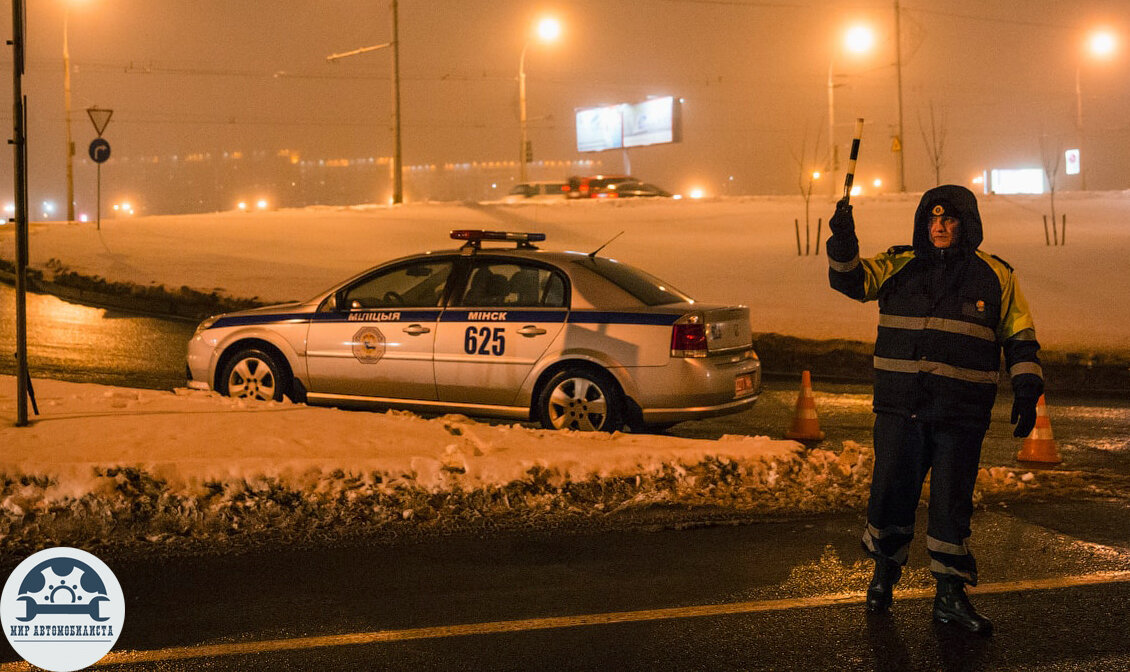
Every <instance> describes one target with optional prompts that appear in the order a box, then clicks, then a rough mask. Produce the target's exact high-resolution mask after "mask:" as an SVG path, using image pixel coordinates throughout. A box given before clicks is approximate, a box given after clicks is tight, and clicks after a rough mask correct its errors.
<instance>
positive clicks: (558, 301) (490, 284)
mask: <svg viewBox="0 0 1130 672" xmlns="http://www.w3.org/2000/svg"><path fill="white" fill-rule="evenodd" d="M458 304H459V305H460V306H468V307H470V306H474V307H508V308H540V307H545V308H562V307H564V306H565V279H564V278H563V277H562V275H561V274H560V273H559V272H556V271H553V270H551V269H548V268H545V267H542V266H534V265H529V264H517V263H512V262H482V263H479V264H476V266H475V268H474V269H473V270H472V271H471V277H470V280H469V281H468V282H467V287H466V289H464V291H463V296H461V297H460V299H459V302H458Z"/></svg>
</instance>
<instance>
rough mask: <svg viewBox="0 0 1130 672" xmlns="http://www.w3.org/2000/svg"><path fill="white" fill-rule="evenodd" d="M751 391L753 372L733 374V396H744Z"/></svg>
mask: <svg viewBox="0 0 1130 672" xmlns="http://www.w3.org/2000/svg"><path fill="white" fill-rule="evenodd" d="M752 392H753V374H750V373H742V374H739V375H737V376H734V396H735V397H744V396H745V395H747V394H751V393H752Z"/></svg>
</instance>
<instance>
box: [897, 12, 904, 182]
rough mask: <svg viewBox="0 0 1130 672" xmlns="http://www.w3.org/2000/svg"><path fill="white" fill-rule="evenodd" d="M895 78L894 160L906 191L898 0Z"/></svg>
mask: <svg viewBox="0 0 1130 672" xmlns="http://www.w3.org/2000/svg"><path fill="white" fill-rule="evenodd" d="M895 79H896V80H897V84H898V124H899V125H898V130H897V131H896V133H897V135H896V136H895V140H896V144H897V147H896V150H895V161H896V162H897V164H898V176H899V184H898V187H899V193H906V165H905V164H904V161H903V150H904V148H905V147H906V143H904V142H903V137H902V10H901V9H900V8H899V0H895Z"/></svg>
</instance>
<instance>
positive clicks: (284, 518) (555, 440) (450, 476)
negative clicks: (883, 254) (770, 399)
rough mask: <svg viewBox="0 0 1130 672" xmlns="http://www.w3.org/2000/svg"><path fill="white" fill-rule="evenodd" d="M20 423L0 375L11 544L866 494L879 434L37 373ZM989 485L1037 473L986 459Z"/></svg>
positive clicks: (5, 528) (215, 535) (851, 503)
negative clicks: (798, 438) (33, 403)
mask: <svg viewBox="0 0 1130 672" xmlns="http://www.w3.org/2000/svg"><path fill="white" fill-rule="evenodd" d="M35 387H36V392H37V397H38V402H39V406H40V410H41V412H42V415H40V416H39V417H38V418H36V419H35V422H34V424H33V425H32V426H30V427H27V428H17V427H15V426H14V424H13V420H14V418H15V401H14V400H15V394H14V392H15V381H14V380H13V378H11V377H3V376H0V418H2V420H0V422H2V423H3V424H2V425H0V445H3V446H4V447H5V448H4V450H3V451H2V452H0V548H11V547H23V546H34V545H37V544H43V543H46V542H47V541H51V542H52V543H56V544H70V545H77V546H89V545H91V544H104V543H111V544H117V543H136V542H171V543H175V542H177V541H180V540H188V539H191V540H194V541H200V540H229V539H231V538H232V537H236V536H242V537H248V536H254V535H271V534H279V535H285V536H286V538H289V539H291V540H294V541H297V540H298V539H301V538H304V537H307V536H314V535H317V534H321V533H331V534H332V533H359V532H365V531H367V530H382V529H396V528H397V527H398V526H400V527H403V526H404V525H411V526H413V527H416V528H419V527H435V528H438V529H448V528H449V527H450V526H451V525H459V524H464V523H470V524H475V523H477V522H478V523H481V522H483V521H490V522H491V523H492V524H498V523H502V524H505V523H513V524H544V523H546V522H547V521H555V522H560V521H561V520H571V521H578V520H585V519H590V520H591V519H594V518H595V519H599V518H614V517H616V516H617V515H618V514H628V515H630V514H631V513H632V512H633V511H639V510H642V509H645V508H647V507H653V506H661V507H666V508H667V509H670V510H678V509H688V508H690V507H694V506H708V507H719V508H721V509H723V510H726V511H730V512H737V513H743V512H744V513H766V512H777V513H780V512H810V511H826V510H841V509H847V508H855V507H860V506H861V505H862V504H863V502H864V501H865V499H866V493H867V487H868V483H869V481H870V470H871V462H872V459H873V454H872V452H871V450H870V448H869V447H867V446H860V445H857V444H855V443H852V442H847V443H846V444H845V445H843V446H823V447H821V448H816V449H806V448H804V447H803V446H801V445H800V444H798V443H796V442H793V441H779V440H772V439H769V438H766V437H749V436H726V437H723V438H722V439H720V440H717V441H708V440H697V439H682V438H676V437H670V436H653V435H633V434H621V433H616V434H611V435H609V434H596V433H573V432H551V431H545V430H535V429H529V428H526V427H522V426H519V425H489V424H485V423H479V422H475V421H473V420H470V419H468V418H466V417H463V416H456V415H449V416H443V417H440V418H435V419H423V418H420V417H417V416H415V415H412V414H410V413H403V412H389V413H358V412H352V411H345V410H338V409H330V408H315V407H308V406H303V405H295V404H290V403H274V402H247V401H243V400H235V399H229V398H226V397H219V396H217V395H215V394H212V393H204V392H196V391H188V390H185V389H181V390H177V391H176V392H175V393H174V392H161V391H154V390H135V389H127V388H111V387H105V386H100V385H92V384H80V383H68V382H62V381H54V380H38V381H36V382H35ZM978 485H979V488H980V492H981V493H1015V492H1017V491H1022V490H1025V489H1027V488H1031V487H1036V486H1037V485H1038V482H1037V479H1036V477H1034V476H1033V475H1032V474H1030V473H1024V472H1022V471H1021V472H1015V471H1013V470H1009V469H1005V468H1001V467H996V468H993V469H991V470H983V473H982V475H981V478H980V479H979V483H978Z"/></svg>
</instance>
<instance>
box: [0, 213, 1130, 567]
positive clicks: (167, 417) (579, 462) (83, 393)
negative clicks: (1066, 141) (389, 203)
mask: <svg viewBox="0 0 1130 672" xmlns="http://www.w3.org/2000/svg"><path fill="white" fill-rule="evenodd" d="M1046 200H1047V199H1046V198H1038V197H1022V198H1021V197H1013V198H1004V197H991V198H984V199H982V213H983V218H984V219H985V222H986V225H985V230H986V236H985V243H984V245H983V248H984V249H986V250H989V251H992V252H995V253H997V254H999V255H1000V256H1002V257H1003V258H1005V259H1006V260H1008V261H1009V262H1011V263H1012V264H1013V265H1014V267H1016V268H1017V270H1018V273H1019V274H1020V277H1021V283H1022V287H1023V288H1024V291H1025V292H1026V294H1027V295H1028V298H1029V300H1030V302H1031V303H1032V306H1033V310H1034V312H1035V315H1036V324H1037V331H1038V334H1039V336H1040V340H1041V341H1042V342H1043V343H1044V345H1045V347H1048V348H1051V349H1055V350H1059V351H1080V352H1126V351H1130V307H1128V305H1130V302H1128V301H1127V298H1128V295H1130V282H1128V280H1130V277H1128V274H1130V270H1128V269H1130V265H1128V264H1127V263H1126V258H1127V254H1128V252H1130V227H1127V226H1126V224H1125V222H1126V221H1127V220H1128V219H1130V217H1128V216H1127V215H1130V193H1105V194H1064V195H1061V196H1060V197H1059V198H1058V208H1059V211H1060V212H1066V213H1067V214H1068V232H1067V233H1068V237H1067V244H1066V245H1064V246H1057V247H1049V246H1046V245H1045V243H1044V231H1043V225H1042V223H1041V220H1040V214H1041V212H1042V211H1043V210H1044V209H1045V205H1046ZM916 203H917V196H916V195H906V196H891V197H880V198H873V199H859V200H858V201H857V203H856V221H857V223H858V227H859V233H860V238H861V246H862V249H863V252H864V254H868V253H877V252H879V251H881V250H882V249H885V248H886V247H888V246H890V245H893V244H902V243H907V242H909V239H910V230H911V225H910V222H911V217H912V214H913V210H914V207H915V205H916ZM830 211H831V206H830V205H828V204H826V203H825V204H823V205H820V204H817V205H816V206H815V208H814V213H813V219H812V227H813V231H812V235H813V240H815V218H816V215H817V214H821V215H823V216H825V217H826V216H827V214H828V213H829V212H830ZM797 217H803V203H802V202H801V201H800V199H799V198H783V197H778V198H772V197H762V198H752V197H751V198H740V199H723V200H714V201H702V202H692V201H642V200H641V201H622V202H569V203H559V204H548V205H547V204H538V205H534V204H519V205H501V204H451V203H447V204H443V203H424V204H414V205H406V206H400V207H394V208H386V207H375V206H372V207H356V208H309V209H304V210H294V211H281V212H269V213H261V214H243V213H219V214H214V215H195V216H180V217H153V218H141V219H124V220H107V221H105V222H103V230H102V231H101V232H100V233H99V232H97V231H95V230H94V227H93V225H66V224H37V225H35V226H34V227H33V234H32V239H31V253H32V265H33V267H38V268H46V267H47V263H48V260H50V259H57V260H59V262H60V263H61V264H63V265H64V266H66V267H68V268H70V269H71V270H74V271H77V272H80V273H84V274H89V275H99V276H103V277H105V278H107V279H109V280H114V281H128V282H133V283H137V284H142V285H148V284H163V285H166V286H168V287H171V288H177V287H180V286H182V285H187V286H189V287H192V288H195V289H199V290H203V291H212V290H213V289H217V288H218V289H221V290H222V291H223V292H225V293H228V294H231V295H233V296H237V297H252V296H257V297H260V298H261V299H265V300H280V301H281V300H285V299H292V298H307V297H309V296H311V295H313V294H315V293H316V292H318V291H320V290H322V289H324V288H325V287H327V286H329V285H331V284H333V283H335V282H336V281H338V280H340V279H343V278H345V277H347V276H349V275H351V274H353V273H355V272H357V271H359V270H361V269H363V268H365V267H368V266H371V265H375V264H377V263H380V262H383V261H385V260H388V259H391V258H394V257H397V256H401V255H405V254H411V253H414V252H417V251H420V250H424V249H443V248H448V247H452V246H453V241H450V240H449V239H448V237H447V234H448V231H449V230H450V229H455V228H486V229H495V230H518V231H543V232H545V233H547V234H548V236H549V239H548V241H547V243H546V244H545V245H544V247H546V248H549V249H574V250H583V251H591V250H593V249H595V248H596V247H598V246H600V245H601V244H603V243H605V242H607V241H608V240H609V239H610V238H612V237H613V236H614V235H616V234H617V233H619V232H620V231H624V234H623V236H621V237H620V238H618V239H617V240H616V241H615V242H613V243H611V244H610V245H609V246H608V247H607V248H606V249H605V251H604V253H603V254H606V255H608V256H611V257H614V258H618V259H621V260H624V261H628V262H630V263H633V264H636V265H638V266H640V267H642V268H644V269H647V270H650V271H652V272H653V273H655V274H656V275H659V276H660V277H662V278H664V279H666V280H668V281H670V282H672V283H673V284H675V285H676V286H678V287H680V288H681V289H683V290H684V291H687V292H688V293H690V294H691V295H692V296H695V297H696V298H698V299H699V300H701V301H708V302H724V303H745V304H747V305H749V306H751V309H752V311H751V312H752V315H753V321H754V325H753V326H754V330H755V331H757V332H777V333H782V334H787V335H791V336H799V337H806V338H816V339H824V338H848V339H854V340H864V341H866V340H871V339H872V338H873V334H874V329H875V322H876V315H875V307H874V306H870V305H867V306H865V305H859V304H855V303H854V302H851V301H848V300H847V299H844V298H843V297H841V296H839V295H838V294H836V293H835V292H832V291H831V290H830V289H828V287H827V280H826V271H825V269H826V260H825V259H824V257H823V251H822V250H821V252H820V256H815V255H810V256H797V253H796V237H795V230H794V224H793V220H794V219H795V218H797ZM0 231H2V232H0V257H3V258H5V259H9V260H10V259H12V250H13V241H12V235H11V230H10V227H3V229H0ZM801 231H802V235H803V231H804V224H803V222H802V223H801ZM824 237H826V232H825V234H824ZM36 388H37V392H38V394H39V403H40V407H41V411H42V415H41V416H40V417H39V418H37V419H36V421H35V423H34V424H33V426H31V427H29V428H15V427H13V426H12V423H13V421H14V418H15V408H14V393H15V384H14V381H13V379H11V378H10V377H9V378H2V377H0V422H2V423H3V427H0V445H3V446H4V450H3V451H2V452H0V548H3V547H23V546H35V545H42V544H45V543H56V544H60V543H66V544H71V545H79V546H83V545H90V544H97V543H126V542H135V541H139V540H141V541H143V542H144V541H146V540H148V541H151V542H159V541H166V540H178V539H228V538H232V537H234V536H241V535H256V534H274V533H281V534H284V535H287V536H288V537H289V538H298V537H301V536H303V535H307V536H313V535H317V534H320V533H323V532H326V531H331V532H332V531H338V532H340V531H351V532H352V531H363V530H368V529H382V528H385V527H395V526H398V525H413V526H422V525H423V526H428V525H432V526H440V527H443V526H444V525H446V524H448V523H451V522H456V523H459V522H468V523H474V522H475V521H483V520H492V521H519V522H522V521H529V520H535V521H544V520H546V517H547V516H564V517H567V518H572V519H586V518H593V517H597V518H599V517H606V516H614V515H616V514H618V513H624V512H631V511H633V510H640V509H643V508H646V507H651V506H656V505H658V506H664V507H672V508H680V507H682V508H686V507H692V506H699V505H706V506H717V507H722V508H724V509H726V510H731V511H742V512H768V511H773V512H782V511H821V510H829V509H841V508H848V507H859V506H861V504H862V503H863V502H864V500H865V498H866V489H867V482H868V480H869V477H870V463H871V459H872V455H871V451H870V448H869V447H867V446H858V445H855V444H848V445H844V446H830V445H829V446H821V449H814V450H808V449H804V448H803V447H802V446H800V445H799V444H796V443H794V442H790V441H774V440H770V439H767V438H765V437H756V438H754V437H724V438H723V439H721V440H718V441H699V440H690V439H679V438H673V437H666V436H646V435H630V434H614V435H611V436H609V435H583V434H572V433H552V432H544V431H540V430H532V429H528V428H524V427H520V426H498V425H487V424H481V423H476V422H474V421H471V420H469V419H467V418H463V417H458V416H446V417H443V418H438V419H432V420H425V419H421V418H418V417H416V416H413V415H411V414H405V413H356V412H349V411H342V410H336V409H320V408H308V407H305V406H295V405H290V404H248V403H245V402H241V401H235V400H230V399H224V398H219V397H216V396H214V395H208V394H203V393H198V392H192V393H190V392H187V391H184V390H181V391H178V392H177V393H169V392H157V391H141V390H129V389H121V388H108V387H100V386H95V385H80V384H74V383H63V382H59V381H37V383H36ZM1044 478H1045V477H1044V476H1043V475H1041V476H1040V477H1038V478H1037V477H1035V476H1033V475H1031V474H1027V473H1023V472H1013V471H1011V470H1008V469H1003V468H995V469H993V470H991V471H985V472H983V473H982V476H981V478H980V479H979V487H980V488H981V489H982V492H999V491H1007V492H1015V491H1023V490H1026V489H1028V488H1030V487H1038V486H1039V484H1040V481H1041V479H1044Z"/></svg>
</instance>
